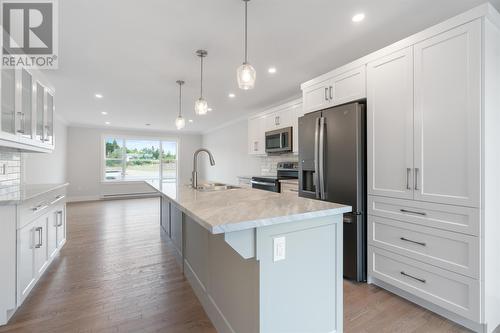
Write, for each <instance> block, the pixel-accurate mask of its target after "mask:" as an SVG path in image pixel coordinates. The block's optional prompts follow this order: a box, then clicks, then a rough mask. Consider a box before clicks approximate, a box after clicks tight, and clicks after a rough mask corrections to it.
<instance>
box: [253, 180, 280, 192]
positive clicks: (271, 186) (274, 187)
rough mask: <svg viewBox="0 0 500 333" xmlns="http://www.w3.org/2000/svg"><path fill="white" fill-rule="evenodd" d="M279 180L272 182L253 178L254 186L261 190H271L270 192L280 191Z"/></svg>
mask: <svg viewBox="0 0 500 333" xmlns="http://www.w3.org/2000/svg"><path fill="white" fill-rule="evenodd" d="M278 184H279V182H271V181H265V180H262V179H258V178H257V179H256V178H252V188H256V189H259V190H264V191H270V192H279V191H280V189H279V187H278Z"/></svg>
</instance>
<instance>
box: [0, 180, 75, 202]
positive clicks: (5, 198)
mask: <svg viewBox="0 0 500 333" xmlns="http://www.w3.org/2000/svg"><path fill="white" fill-rule="evenodd" d="M68 185H69V183H61V184H25V185H20V186H18V187H17V188H15V189H14V190H11V191H9V193H5V194H2V195H0V205H17V204H21V203H23V202H24V201H26V200H29V199H33V198H36V197H38V196H40V195H43V194H45V193H48V192H50V191H54V190H57V189H60V188H62V187H66V186H68Z"/></svg>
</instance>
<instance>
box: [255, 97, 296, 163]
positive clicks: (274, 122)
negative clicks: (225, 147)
mask: <svg viewBox="0 0 500 333" xmlns="http://www.w3.org/2000/svg"><path fill="white" fill-rule="evenodd" d="M303 114H304V113H303V109H302V101H301V100H300V99H299V100H294V101H292V102H288V103H285V104H282V105H279V106H277V107H273V108H271V109H268V110H266V111H264V112H263V113H260V114H258V115H256V116H252V117H251V118H249V119H248V153H249V154H250V155H265V154H266V147H265V136H266V132H269V131H274V130H277V129H282V128H286V127H292V148H293V153H298V151H299V140H298V133H299V128H298V118H299V117H301V116H302V115H303Z"/></svg>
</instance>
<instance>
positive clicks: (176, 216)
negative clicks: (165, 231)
mask: <svg viewBox="0 0 500 333" xmlns="http://www.w3.org/2000/svg"><path fill="white" fill-rule="evenodd" d="M170 223H171V224H170V238H171V239H172V243H173V244H174V246H175V248H176V249H177V251H178V252H179V254H180V255H181V256H182V211H181V210H180V209H179V208H177V207H176V206H175V205H170Z"/></svg>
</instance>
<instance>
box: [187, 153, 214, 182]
mask: <svg viewBox="0 0 500 333" xmlns="http://www.w3.org/2000/svg"><path fill="white" fill-rule="evenodd" d="M202 151H204V152H205V153H207V154H208V157H209V159H210V165H211V166H214V165H215V160H214V157H213V156H212V153H211V152H210V150H208V149H205V148H200V149H198V150H197V151H195V152H194V157H193V174H192V178H191V186H192V187H193V188H194V189H197V188H198V154H199V153H201V152H202Z"/></svg>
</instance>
